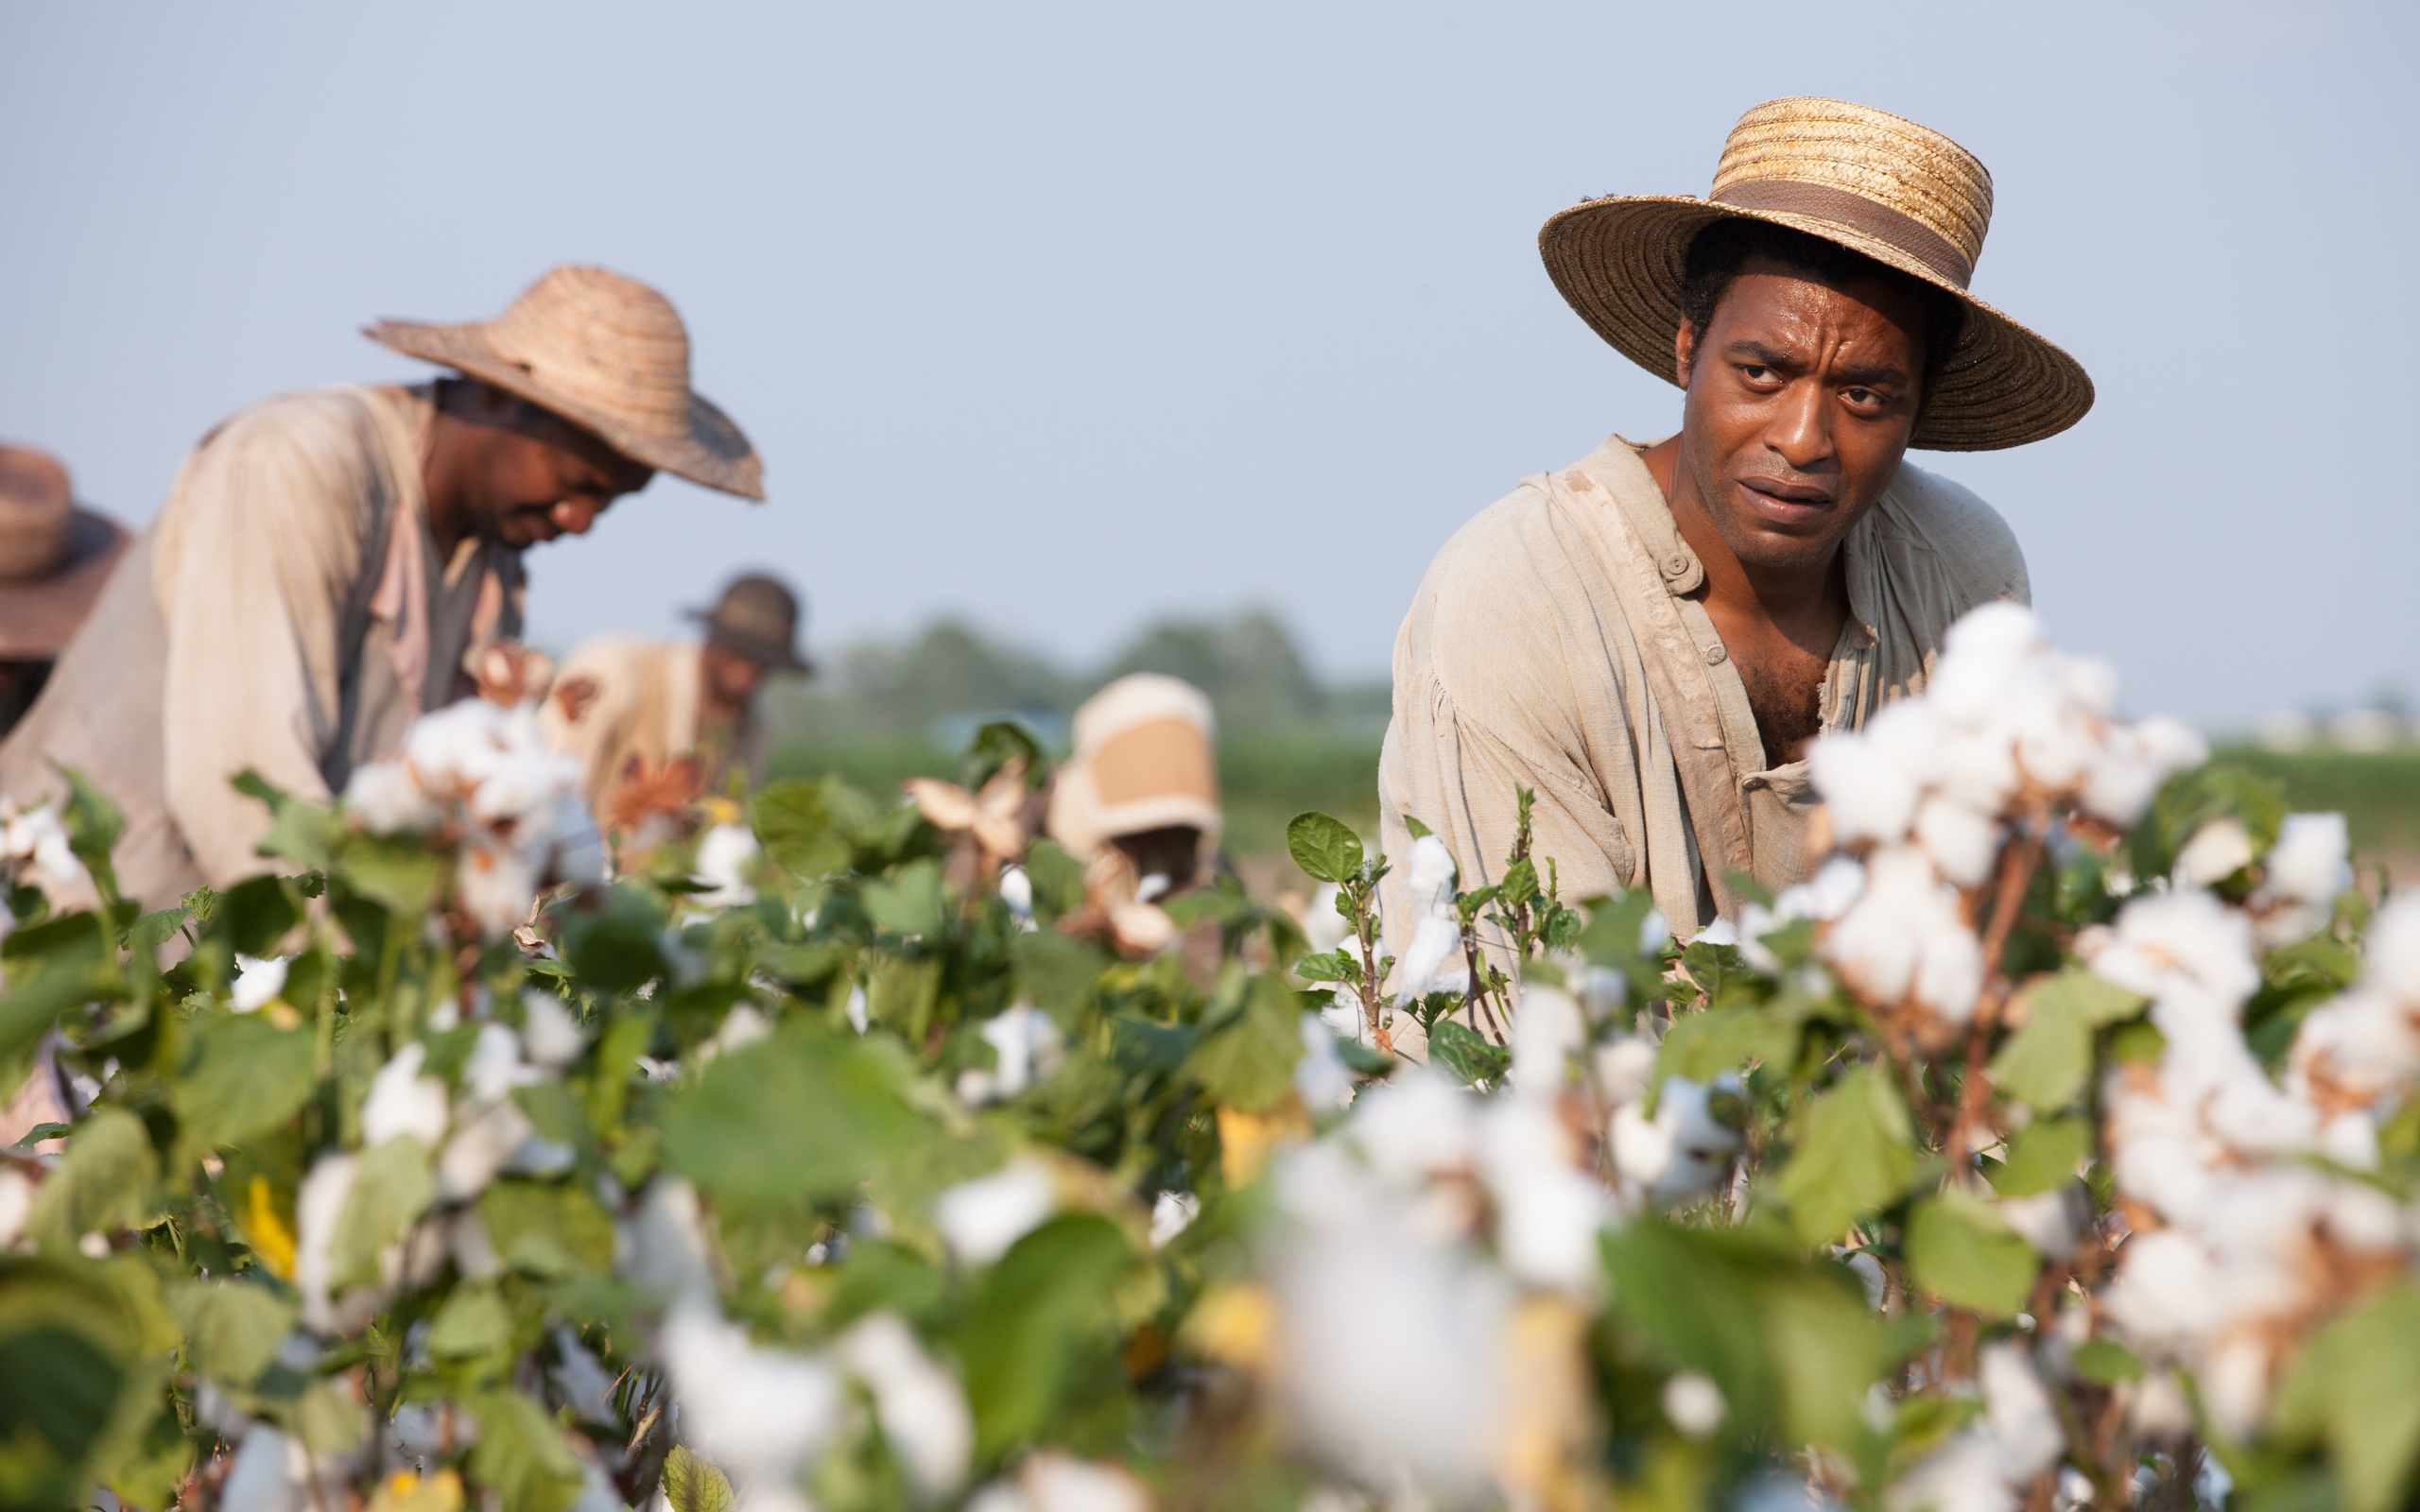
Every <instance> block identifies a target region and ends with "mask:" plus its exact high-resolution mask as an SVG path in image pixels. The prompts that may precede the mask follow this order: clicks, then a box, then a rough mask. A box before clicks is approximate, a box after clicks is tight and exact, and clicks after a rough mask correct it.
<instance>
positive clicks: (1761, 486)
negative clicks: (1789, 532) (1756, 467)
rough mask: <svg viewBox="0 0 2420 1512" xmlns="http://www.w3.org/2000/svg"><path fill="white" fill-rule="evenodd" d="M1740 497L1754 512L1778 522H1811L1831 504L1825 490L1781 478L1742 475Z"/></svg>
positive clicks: (1826, 511)
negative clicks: (1784, 480) (1786, 481)
mask: <svg viewBox="0 0 2420 1512" xmlns="http://www.w3.org/2000/svg"><path fill="white" fill-rule="evenodd" d="M1739 499H1740V502H1741V503H1743V504H1745V505H1746V506H1747V507H1748V508H1749V509H1750V511H1751V512H1753V513H1755V514H1756V515H1758V516H1760V517H1761V518H1763V519H1766V520H1770V521H1772V523H1773V524H1777V525H1803V524H1811V523H1813V522H1814V521H1817V520H1820V519H1822V518H1823V517H1824V515H1825V514H1827V513H1829V512H1830V511H1831V508H1832V496H1831V494H1830V493H1828V492H1826V491H1825V490H1823V489H1819V488H1816V487H1815V486H1814V485H1812V484H1806V483H1784V482H1783V481H1781V480H1780V479H1779V478H1741V479H1740V480H1739Z"/></svg>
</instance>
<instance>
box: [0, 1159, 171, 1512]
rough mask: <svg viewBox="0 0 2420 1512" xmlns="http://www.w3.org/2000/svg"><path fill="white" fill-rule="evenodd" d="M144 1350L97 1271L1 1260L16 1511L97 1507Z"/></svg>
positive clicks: (3, 1393) (0, 1446) (11, 1489)
mask: <svg viewBox="0 0 2420 1512" xmlns="http://www.w3.org/2000/svg"><path fill="white" fill-rule="evenodd" d="M51 1179H52V1180H54V1181H55V1180H57V1179H58V1177H57V1176H56V1174H54V1175H53V1177H51ZM140 1348H141V1341H140V1340H139V1339H138V1338H137V1337H136V1331H135V1330H134V1329H133V1328H132V1327H131V1320H130V1318H129V1317H128V1315H127V1313H126V1309H125V1308H124V1306H123V1305H122V1304H121V1302H120V1300H119V1298H118V1297H116V1296H115V1295H113V1294H112V1289H111V1288H110V1286H109V1285H108V1284H107V1283H106V1282H105V1281H103V1280H100V1279H99V1278H98V1277H96V1276H95V1275H93V1274H92V1269H91V1267H85V1266H80V1265H77V1266H73V1267H72V1268H71V1265H70V1264H67V1263H59V1262H55V1261H50V1260H36V1259H33V1258H30V1257H27V1256H22V1255H0V1432H5V1433H6V1435H7V1438H6V1440H5V1441H0V1472H5V1473H6V1474H8V1475H9V1482H8V1484H7V1491H8V1497H7V1499H8V1501H9V1503H11V1504H14V1505H23V1506H49V1507H80V1506H89V1505H91V1504H92V1497H91V1485H92V1480H91V1475H90V1473H89V1468H90V1465H91V1461H92V1460H93V1458H94V1457H95V1452H97V1451H99V1450H100V1449H102V1448H103V1446H104V1444H105V1442H106V1439H107V1437H108V1436H109V1435H110V1433H111V1430H112V1425H113V1424H114V1423H115V1422H116V1421H117V1420H118V1419H119V1418H120V1417H121V1416H122V1415H124V1414H125V1413H127V1412H128V1411H129V1410H130V1409H134V1408H136V1407H137V1405H138V1404H137V1402H136V1401H135V1400H134V1399H135V1396H136V1392H137V1389H138V1387H139V1385H140V1383H141V1382H142V1381H143V1380H144V1379H145V1378H144V1377H143V1375H142V1374H141V1372H140V1369H139V1366H137V1358H138V1353H139V1350H140Z"/></svg>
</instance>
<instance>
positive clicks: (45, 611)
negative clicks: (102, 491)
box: [0, 446, 133, 662]
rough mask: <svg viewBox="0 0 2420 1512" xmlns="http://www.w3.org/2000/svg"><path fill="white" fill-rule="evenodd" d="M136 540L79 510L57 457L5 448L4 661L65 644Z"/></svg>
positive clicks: (0, 552)
mask: <svg viewBox="0 0 2420 1512" xmlns="http://www.w3.org/2000/svg"><path fill="white" fill-rule="evenodd" d="M132 540H133V537H132V536H131V535H130V534H129V533H128V531H127V529H126V527H125V526H124V525H121V524H118V523H117V522H116V521H114V520H112V519H110V518H109V517H108V516H107V515H103V514H97V513H95V512H94V511H93V510H90V509H81V508H78V507H76V501H75V491H74V490H73V489H72V488H71V487H70V486H69V484H68V481H67V469H66V468H64V467H62V466H61V465H60V461H59V458H57V457H55V456H53V455H50V454H49V453H48V452H39V451H36V450H34V449H33V448H32V447H30V446H0V661H9V662H41V661H46V660H48V659H50V658H52V657H55V656H57V655H59V653H60V652H61V651H63V650H65V649H67V643H68V642H70V641H72V640H74V639H75V638H76V628H77V627H78V626H79V625H81V624H83V623H84V616H85V615H86V614H88V613H90V612H91V611H92V608H93V601H94V600H95V599H96V598H98V597H99V596H100V593H101V589H102V587H103V586H104V585H106V584H107V583H108V582H109V577H110V570H111V569H112V568H113V567H115V566H116V565H117V559H118V558H119V557H121V556H123V555H124V554H125V552H126V548H127V545H128V543H129V542H130V541H132Z"/></svg>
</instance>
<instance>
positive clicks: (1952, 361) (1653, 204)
mask: <svg viewBox="0 0 2420 1512" xmlns="http://www.w3.org/2000/svg"><path fill="white" fill-rule="evenodd" d="M1722 219H1742V220H1762V221H1768V222H1771V223H1772V224H1773V225H1776V226H1788V227H1790V228H1791V229H1793V230H1796V231H1803V232H1806V233H1807V234H1809V235H1813V236H1820V237H1822V238H1824V240H1825V241H1828V242H1833V243H1836V244H1838V245H1840V246H1842V247H1845V248H1848V249H1850V250H1851V251H1856V252H1862V253H1864V254H1865V255H1866V256H1868V257H1871V258H1873V259H1874V260H1875V261H1876V262H1877V263H1882V264H1884V265H1886V266H1890V267H1893V268H1896V269H1898V270H1899V271H1900V272H1903V273H1906V274H1908V275H1909V276H1910V277H1911V278H1919V279H1922V280H1923V281H1924V282H1926V283H1929V284H1931V285H1932V286H1933V287H1935V288H1938V289H1940V290H1942V291H1943V292H1944V293H1946V294H1950V295H1954V296H1956V297H1957V299H1958V300H1959V301H1960V302H1961V303H1962V304H1964V305H1965V307H1966V312H1967V313H1966V330H1965V333H1964V335H1962V337H1961V338H1960V339H1959V342H1958V350H1957V351H1956V352H1953V353H1951V355H1950V358H1949V361H1948V362H1947V363H1946V364H1945V365H1944V366H1943V367H1942V369H1941V370H1940V373H1939V375H1938V376H1937V377H1936V378H1935V380H1934V382H1933V386H1932V391H1931V392H1930V393H1928V394H1927V395H1926V396H1925V405H1924V412H1923V414H1922V415H1921V416H1919V417H1918V419H1917V421H1916V428H1915V432H1914V434H1913V435H1912V436H1910V438H1909V441H1908V444H1909V445H1910V446H1912V447H1916V448H1918V449H1920V450H1924V451H1931V452H1991V451H1998V450H2000V449H2002V448H2004V447H2011V446H2023V445H2024V444H2026V443H2027V442H2029V441H2038V440H2042V439H2044V438H2047V437H2051V436H2056V435H2058V434H2059V433H2060V432H2061V431H2064V430H2066V428H2067V427H2068V426H2070V425H2073V424H2074V423H2075V422H2076V421H2080V420H2082V419H2083V417H2084V413H2085V411H2087V410H2089V409H2091V408H2092V399H2093V391H2092V380H2091V378H2089V377H2088V376H2086V375H2085V373H2084V370H2083V364H2081V363H2079V362H2077V361H2076V359H2075V358H2073V357H2071V356H2069V355H2067V353H2066V352H2063V351H2061V350H2060V349H2059V348H2058V347H2057V346H2056V345H2054V344H2052V343H2051V342H2050V341H2048V339H2046V338H2044V337H2043V336H2040V335H2036V334H2034V333H2033V332H2032V331H2030V330H2028V329H2027V328H2026V327H2024V326H2023V325H2020V324H2018V323H2017V322H2016V321H2014V320H2012V319H2010V318H2008V317H2007V316H2005V315H2003V314H2001V313H2000V312H1999V311H1997V310H1996V309H1994V308H1992V307H1991V306H1990V305H1988V304H1986V303H1984V302H1983V301H1980V300H1979V299H1977V298H1975V296H1973V295H1972V294H1969V293H1967V292H1966V291H1965V290H1964V289H1962V288H1960V287H1959V286H1958V285H1957V284H1955V283H1951V282H1949V281H1948V280H1947V279H1945V278H1944V277H1942V275H1941V274H1940V273H1938V272H1936V271H1934V270H1933V269H1932V268H1929V267H1927V266H1925V265H1924V264H1923V263H1921V262H1919V261H1917V260H1916V259H1915V258H1913V257H1911V256H1910V255H1909V254H1908V253H1906V252H1903V251H1901V250H1900V249H1897V248H1895V247H1893V246H1891V245H1890V244H1889V243H1887V242H1883V241H1880V240H1877V239H1876V238H1874V237H1870V236H1866V235H1863V234H1861V233H1859V232H1857V231H1855V230H1853V229H1851V228H1849V227H1846V226H1842V225H1841V224H1840V223H1838V222H1837V221H1829V220H1824V219H1821V218H1818V217H1816V216H1812V215H1792V214H1789V213H1788V212H1783V211H1767V210H1744V209H1740V208H1738V207H1737V206H1732V205H1724V204H1717V203H1716V202H1714V201H1713V200H1710V199H1699V198H1692V197H1688V196H1682V195H1670V196H1664V195H1622V196H1616V197H1613V198H1605V199H1592V200H1590V201H1588V202H1587V203H1585V204H1581V205H1574V206H1572V207H1571V208H1570V209H1569V210H1566V211H1564V212H1562V213H1561V214H1560V215H1556V216H1555V217H1554V218H1553V219H1551V220H1548V221H1547V223H1546V225H1545V227H1544V228H1542V229H1541V230H1540V231H1539V232H1538V252H1539V255H1540V256H1542V257H1544V258H1545V260H1546V265H1547V275H1548V276H1549V277H1551V278H1552V279H1553V280H1554V286H1555V288H1556V289H1557V290H1558V291H1560V292H1561V293H1562V295H1563V297H1564V301H1566V302H1567V303H1569V304H1570V306H1571V307H1572V309H1573V310H1575V311H1577V312H1578V313H1579V316H1580V318H1582V319H1583V320H1585V321H1587V322H1588V324H1589V326H1590V328H1591V329H1593V330H1594V331H1595V332H1596V333H1597V334H1598V335H1600V336H1602V337H1604V338H1605V340H1606V341H1607V342H1608V343H1609V344H1610V345H1612V346H1613V348H1614V349H1615V350H1616V351H1617V352H1620V353H1621V354H1622V355H1624V356H1626V357H1628V358H1630V360H1631V361H1633V362H1635V363H1637V364H1638V365H1639V366H1640V367H1642V368H1644V369H1647V370H1648V371H1650V372H1651V373H1653V374H1655V375H1656V376H1657V377H1659V378H1662V379H1663V380H1665V381H1666V382H1667V383H1670V384H1673V385H1674V386H1675V387H1678V385H1679V382H1680V380H1679V377H1678V375H1677V374H1676V373H1675V371H1674V370H1673V365H1672V350H1673V340H1674V337H1676V336H1677V335H1679V333H1680V329H1681V282H1682V276H1683V273H1684V270H1685V258H1686V256H1687V253H1688V249H1689V241H1690V239H1691V238H1692V237H1694V236H1696V235H1697V233H1698V232H1700V231H1702V230H1703V229H1704V228H1705V227H1706V226H1708V225H1711V224H1712V223H1713V222H1715V221H1717V220H1722Z"/></svg>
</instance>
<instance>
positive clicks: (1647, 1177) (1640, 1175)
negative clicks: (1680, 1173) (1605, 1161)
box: [1605, 1103, 1681, 1191]
mask: <svg viewBox="0 0 2420 1512" xmlns="http://www.w3.org/2000/svg"><path fill="white" fill-rule="evenodd" d="M1680 1142H1681V1129H1680V1120H1679V1119H1677V1118H1674V1119H1663V1118H1649V1117H1648V1116H1647V1114H1646V1113H1645V1112H1644V1111H1642V1110H1641V1108H1640V1107H1639V1105H1638V1104H1636V1103H1625V1104H1623V1105H1622V1106H1621V1107H1619V1108H1615V1109H1614V1115H1613V1117H1612V1118H1611V1119H1610V1120H1608V1121H1607V1124H1606V1126H1605V1143H1607V1144H1608V1145H1609V1146H1610V1147H1611V1148H1612V1151H1613V1157H1614V1171H1615V1173H1616V1175H1617V1176H1619V1177H1620V1178H1621V1182H1622V1185H1623V1186H1624V1187H1625V1188H1636V1189H1639V1190H1641V1191H1652V1190H1654V1188H1655V1186H1656V1184H1657V1183H1658V1182H1660V1181H1662V1180H1663V1179H1664V1173H1665V1172H1667V1171H1668V1170H1670V1169H1671V1168H1672V1157H1673V1155H1674V1153H1675V1152H1677V1151H1678V1149H1679V1148H1680Z"/></svg>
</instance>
